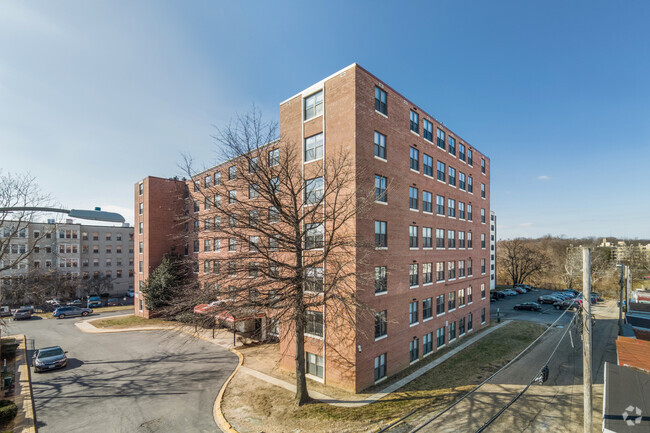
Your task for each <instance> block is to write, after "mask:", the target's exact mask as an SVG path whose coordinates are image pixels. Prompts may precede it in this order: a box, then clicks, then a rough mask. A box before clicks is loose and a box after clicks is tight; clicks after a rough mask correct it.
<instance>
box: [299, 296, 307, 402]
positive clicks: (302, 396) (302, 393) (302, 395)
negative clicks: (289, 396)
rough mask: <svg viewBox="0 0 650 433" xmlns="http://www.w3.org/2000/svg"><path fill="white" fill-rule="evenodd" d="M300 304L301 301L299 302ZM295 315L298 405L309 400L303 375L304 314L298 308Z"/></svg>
mask: <svg viewBox="0 0 650 433" xmlns="http://www.w3.org/2000/svg"><path fill="white" fill-rule="evenodd" d="M301 306H302V302H301ZM297 310H298V312H297V315H296V403H298V406H302V405H303V404H305V403H307V402H308V401H309V399H310V398H309V392H308V391H307V377H306V376H305V314H304V308H298V309H297Z"/></svg>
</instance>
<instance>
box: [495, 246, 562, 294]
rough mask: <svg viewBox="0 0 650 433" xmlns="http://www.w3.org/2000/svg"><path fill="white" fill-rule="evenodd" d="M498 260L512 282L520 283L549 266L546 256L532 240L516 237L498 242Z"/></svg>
mask: <svg viewBox="0 0 650 433" xmlns="http://www.w3.org/2000/svg"><path fill="white" fill-rule="evenodd" d="M498 246H499V251H498V254H497V256H498V260H499V266H500V267H501V269H502V270H503V271H504V272H506V273H507V275H508V276H509V277H510V279H511V280H512V284H520V283H523V282H525V281H526V280H528V279H530V278H532V277H534V276H536V275H538V274H540V273H541V272H543V271H544V270H545V269H547V268H548V267H549V266H550V260H549V258H548V256H547V255H546V254H545V253H544V252H543V251H541V249H539V248H538V247H537V246H535V245H534V243H533V242H531V241H530V240H527V239H523V238H516V239H512V240H506V241H501V242H499V245H498Z"/></svg>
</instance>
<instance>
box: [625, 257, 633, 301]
mask: <svg viewBox="0 0 650 433" xmlns="http://www.w3.org/2000/svg"><path fill="white" fill-rule="evenodd" d="M631 294H632V275H631V272H630V267H629V266H627V290H626V291H625V312H628V311H630V295H631Z"/></svg>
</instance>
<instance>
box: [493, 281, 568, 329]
mask: <svg viewBox="0 0 650 433" xmlns="http://www.w3.org/2000/svg"><path fill="white" fill-rule="evenodd" d="M553 293H554V292H553V291H552V290H541V289H540V290H538V291H536V292H528V293H522V294H519V295H516V296H507V297H505V298H501V299H499V300H498V301H497V302H491V303H490V319H491V321H492V323H494V322H495V321H496V320H497V314H498V315H499V316H500V317H501V320H527V321H530V322H538V323H546V324H551V323H553V322H555V320H556V319H557V318H558V317H560V316H561V315H562V313H563V312H564V311H565V310H556V309H555V308H554V307H553V305H552V304H540V305H541V307H542V310H541V311H528V310H515V309H514V306H515V305H517V304H521V303H522V302H537V298H538V297H540V296H542V295H548V294H553ZM573 314H575V313H573V312H572V311H569V312H567V314H565V315H564V317H563V318H562V320H561V321H560V322H559V324H566V323H569V321H570V320H571V317H573Z"/></svg>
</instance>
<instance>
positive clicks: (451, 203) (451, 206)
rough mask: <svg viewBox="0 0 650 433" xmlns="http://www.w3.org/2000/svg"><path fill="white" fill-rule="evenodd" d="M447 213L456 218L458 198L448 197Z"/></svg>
mask: <svg viewBox="0 0 650 433" xmlns="http://www.w3.org/2000/svg"><path fill="white" fill-rule="evenodd" d="M447 215H448V216H449V217H451V218H456V200H454V199H451V198H450V199H447Z"/></svg>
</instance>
